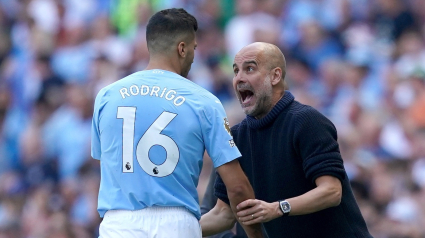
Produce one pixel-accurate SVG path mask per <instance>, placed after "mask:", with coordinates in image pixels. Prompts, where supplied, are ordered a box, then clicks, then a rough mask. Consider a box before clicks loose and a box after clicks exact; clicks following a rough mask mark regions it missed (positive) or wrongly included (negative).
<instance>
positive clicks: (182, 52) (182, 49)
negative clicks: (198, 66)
mask: <svg viewBox="0 0 425 238" xmlns="http://www.w3.org/2000/svg"><path fill="white" fill-rule="evenodd" d="M177 50H178V54H179V56H180V57H182V58H186V43H184V41H182V42H180V43H179V44H178V46H177Z"/></svg>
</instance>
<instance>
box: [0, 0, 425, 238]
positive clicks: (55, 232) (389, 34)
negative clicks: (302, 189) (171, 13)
mask: <svg viewBox="0 0 425 238" xmlns="http://www.w3.org/2000/svg"><path fill="white" fill-rule="evenodd" d="M170 7H183V8H185V9H186V10H187V11H188V12H189V13H191V14H193V15H194V16H195V17H196V18H197V20H198V24H199V30H198V33H197V42H198V48H197V50H196V55H195V62H194V63H193V65H192V69H191V72H190V74H189V79H190V80H193V81H194V82H196V83H198V84H199V85H201V86H202V87H204V88H206V89H208V90H209V91H211V92H212V93H213V94H215V95H216V96H217V97H218V98H220V100H221V101H222V102H223V104H224V105H225V108H226V111H227V113H228V116H229V120H230V123H231V124H232V125H234V124H235V123H237V122H239V121H240V120H241V119H243V117H244V114H243V112H242V110H241V109H240V107H239V104H238V102H237V100H236V99H235V95H234V93H233V89H232V85H231V82H232V77H233V73H232V67H231V65H232V61H233V57H234V55H235V54H236V53H237V52H238V51H239V50H240V49H241V48H242V47H243V46H245V45H247V44H249V43H252V42H255V41H263V42H269V43H273V44H276V45H278V46H279V47H280V48H281V49H282V51H283V52H284V54H285V57H286V60H287V75H286V79H285V80H286V82H287V85H288V88H289V90H290V91H291V92H292V93H293V94H294V95H295V98H296V100H298V101H300V102H302V103H305V104H308V105H311V106H313V107H314V108H316V109H318V110H319V111H320V112H322V113H323V114H325V115H326V116H327V117H328V118H329V119H331V121H332V122H333V123H334V124H335V126H336V128H337V130H338V141H339V144H340V149H341V153H342V156H343V159H344V164H345V168H346V170H347V173H348V176H349V178H350V180H351V184H352V187H353V191H354V192H355V195H356V199H357V201H358V204H359V206H360V208H361V211H362V213H363V216H364V218H365V220H366V222H367V224H368V227H369V229H370V231H371V233H372V235H373V236H374V237H376V238H408V237H409V238H410V237H412V238H417V237H418V238H419V237H425V226H424V224H425V41H424V37H425V27H424V26H425V25H424V23H425V5H424V4H423V1H422V0H235V1H229V0H84V1H82V0H0V238H21V237H22V238H53V237H55V238H86V237H87V238H89V237H90V238H91V237H97V235H98V231H97V230H98V225H99V223H100V221H101V220H100V218H99V215H98V214H97V211H96V206H97V193H98V188H99V181H100V172H99V162H98V161H96V160H93V159H91V157H90V127H91V116H92V109H93V108H92V107H93V101H94V97H95V96H96V94H97V92H98V91H99V90H100V89H101V88H102V87H104V86H106V85H108V84H110V83H112V82H114V81H116V80H118V79H120V78H122V77H124V76H126V75H128V74H131V73H133V72H136V71H139V70H143V69H144V67H145V66H146V65H147V62H148V57H149V53H148V51H147V47H146V41H145V27H146V24H147V21H148V19H149V17H150V16H151V15H152V14H153V13H155V12H156V11H158V10H161V9H164V8H170ZM283 126H284V125H283ZM206 157H207V156H206ZM210 171H211V161H210V160H209V159H208V158H205V163H204V170H203V172H202V176H201V179H200V184H199V194H200V200H202V195H203V192H204V191H205V184H206V182H207V180H208V177H209V173H210Z"/></svg>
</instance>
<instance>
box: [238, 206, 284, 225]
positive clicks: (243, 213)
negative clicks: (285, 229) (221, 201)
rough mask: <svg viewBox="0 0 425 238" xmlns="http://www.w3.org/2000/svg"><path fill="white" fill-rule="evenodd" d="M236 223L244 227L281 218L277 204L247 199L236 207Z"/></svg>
mask: <svg viewBox="0 0 425 238" xmlns="http://www.w3.org/2000/svg"><path fill="white" fill-rule="evenodd" d="M236 209H238V212H237V213H236V215H237V216H238V221H239V222H242V223H243V224H244V225H248V226H249V225H252V224H256V223H263V222H268V221H270V220H273V219H275V218H278V217H280V216H282V212H280V214H279V211H280V209H279V202H274V203H268V202H265V201H261V200H258V199H248V200H245V201H243V202H241V203H239V204H238V205H237V206H236Z"/></svg>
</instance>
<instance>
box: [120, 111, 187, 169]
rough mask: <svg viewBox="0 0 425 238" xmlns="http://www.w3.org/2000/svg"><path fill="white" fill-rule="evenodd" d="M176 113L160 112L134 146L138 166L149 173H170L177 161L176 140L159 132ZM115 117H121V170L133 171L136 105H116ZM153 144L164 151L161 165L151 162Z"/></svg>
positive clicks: (178, 155)
mask: <svg viewBox="0 0 425 238" xmlns="http://www.w3.org/2000/svg"><path fill="white" fill-rule="evenodd" d="M176 116H177V114H175V113H171V112H162V113H161V115H159V117H158V118H157V119H156V120H155V121H154V122H153V123H152V124H151V125H150V126H149V128H148V129H147V130H146V132H145V133H144V134H143V136H142V138H140V140H139V142H138V143H137V147H136V158H137V161H138V162H139V165H140V167H142V169H143V170H144V171H145V172H146V173H147V174H149V175H151V176H155V177H165V176H167V175H170V174H171V173H172V172H173V171H174V169H175V168H176V166H177V163H178V162H179V158H180V153H179V148H178V147H177V144H176V142H175V141H174V140H173V139H171V138H170V137H169V136H167V135H164V134H161V132H162V130H164V128H165V127H167V125H168V124H169V123H170V122H171V121H172V120H173V119H174V117H176ZM117 118H118V119H123V127H122V129H123V130H122V132H123V133H122V162H123V163H122V172H123V173H132V172H133V169H134V168H133V154H134V153H133V151H134V127H135V123H136V107H118V112H117ZM154 145H160V146H162V147H163V148H164V149H165V151H166V159H165V161H164V163H162V164H161V165H157V164H154V163H152V161H151V160H150V159H149V150H150V149H151V148H152V146H154Z"/></svg>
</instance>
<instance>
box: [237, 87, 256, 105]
mask: <svg viewBox="0 0 425 238" xmlns="http://www.w3.org/2000/svg"><path fill="white" fill-rule="evenodd" d="M239 95H241V102H242V103H248V102H249V101H250V100H251V98H252V97H253V96H254V93H253V92H252V91H251V90H248V89H242V90H239Z"/></svg>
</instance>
